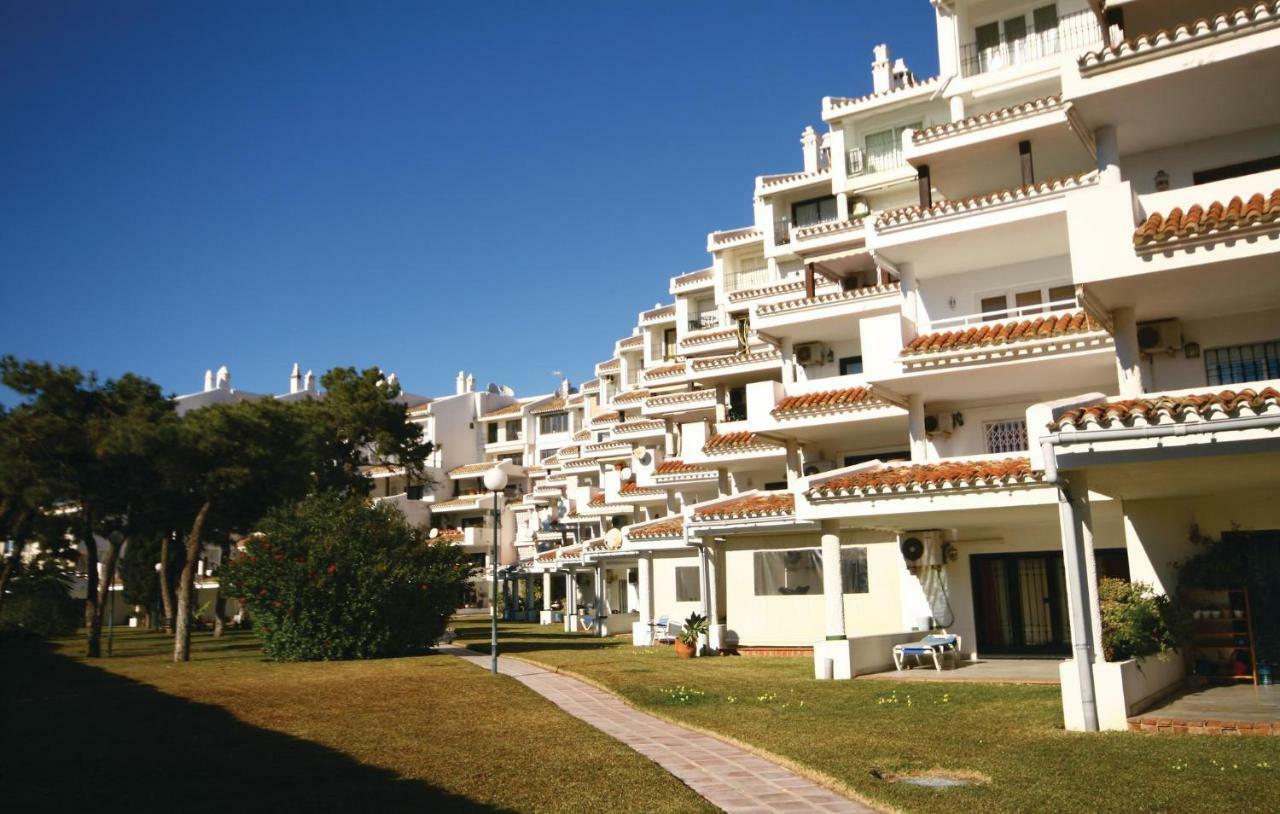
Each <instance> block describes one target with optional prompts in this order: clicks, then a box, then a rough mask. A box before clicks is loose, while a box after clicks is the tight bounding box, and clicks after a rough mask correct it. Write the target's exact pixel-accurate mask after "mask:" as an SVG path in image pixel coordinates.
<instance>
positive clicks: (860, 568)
mask: <svg viewBox="0 0 1280 814" xmlns="http://www.w3.org/2000/svg"><path fill="white" fill-rule="evenodd" d="M840 584H841V586H842V588H841V590H842V592H843V593H846V594H865V593H870V591H871V587H870V584H869V580H868V578H867V549H866V547H865V546H853V547H850V548H842V549H840Z"/></svg>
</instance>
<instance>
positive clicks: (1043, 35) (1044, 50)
mask: <svg viewBox="0 0 1280 814" xmlns="http://www.w3.org/2000/svg"><path fill="white" fill-rule="evenodd" d="M1101 44H1102V29H1101V28H1099V27H1098V20H1097V18H1096V17H1095V16H1094V14H1093V12H1092V11H1081V12H1077V13H1075V14H1069V15H1067V16H1065V17H1063V18H1061V19H1059V20H1058V25H1057V27H1056V28H1050V29H1049V30H1047V31H1036V32H1032V33H1029V34H1027V35H1026V36H1024V37H1019V38H1017V39H1011V40H1007V41H1003V42H999V43H995V44H993V45H985V44H984V45H979V44H978V43H977V42H969V43H965V44H964V45H961V46H960V74H961V76H964V77H970V76H977V75H979V74H985V73H991V72H993V71H999V70H1003V69H1005V68H1012V67H1015V66H1018V65H1026V64H1028V63H1031V62H1036V61H1038V60H1041V59H1044V58H1045V57H1050V56H1053V55H1055V54H1060V53H1063V52H1067V51H1076V50H1082V49H1085V48H1089V47H1096V46H1098V45H1101Z"/></svg>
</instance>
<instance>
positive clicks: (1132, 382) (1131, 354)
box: [1111, 308, 1145, 399]
mask: <svg viewBox="0 0 1280 814" xmlns="http://www.w3.org/2000/svg"><path fill="white" fill-rule="evenodd" d="M1111 320H1112V322H1113V323H1114V324H1115V337H1114V338H1115V343H1116V345H1115V347H1116V379H1117V382H1118V384H1119V385H1120V398H1122V399H1136V398H1139V397H1140V396H1141V395H1142V394H1143V392H1144V391H1145V388H1144V387H1143V382H1142V352H1141V351H1140V350H1138V322H1137V319H1136V318H1135V317H1134V315H1133V309H1132V308H1117V309H1115V310H1114V311H1112V312H1111Z"/></svg>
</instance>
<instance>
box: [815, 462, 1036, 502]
mask: <svg viewBox="0 0 1280 814" xmlns="http://www.w3.org/2000/svg"><path fill="white" fill-rule="evenodd" d="M1043 477H1044V475H1043V473H1041V472H1037V471H1033V470H1032V469H1031V462H1030V460H1028V459H1027V458H998V459H992V460H983V461H939V462H937V463H926V464H902V465H898V466H886V467H882V468H880V469H867V470H863V471H860V472H855V473H853V474H850V475H841V476H837V477H834V478H832V479H831V480H827V481H823V482H821V483H817V484H815V485H813V486H812V487H811V488H810V489H809V491H808V493H807V494H808V496H809V498H811V499H819V500H820V499H823V498H837V499H838V498H849V499H854V498H862V497H876V496H879V495H892V494H911V493H916V492H921V491H924V490H933V489H948V488H950V489H976V488H982V487H992V486H1006V485H1010V484H1021V483H1039V482H1040V481H1041V480H1042V479H1043Z"/></svg>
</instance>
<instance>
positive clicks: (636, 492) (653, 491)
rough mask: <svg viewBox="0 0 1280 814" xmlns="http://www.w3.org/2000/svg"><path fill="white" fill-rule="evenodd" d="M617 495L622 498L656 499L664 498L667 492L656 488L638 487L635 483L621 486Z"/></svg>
mask: <svg viewBox="0 0 1280 814" xmlns="http://www.w3.org/2000/svg"><path fill="white" fill-rule="evenodd" d="M618 494H619V495H620V496H622V497H650V496H652V497H658V496H665V495H666V494H667V490H666V489H661V488H658V487H656V486H639V485H637V484H636V483H635V482H631V483H624V484H622V488H621V489H619V490H618Z"/></svg>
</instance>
